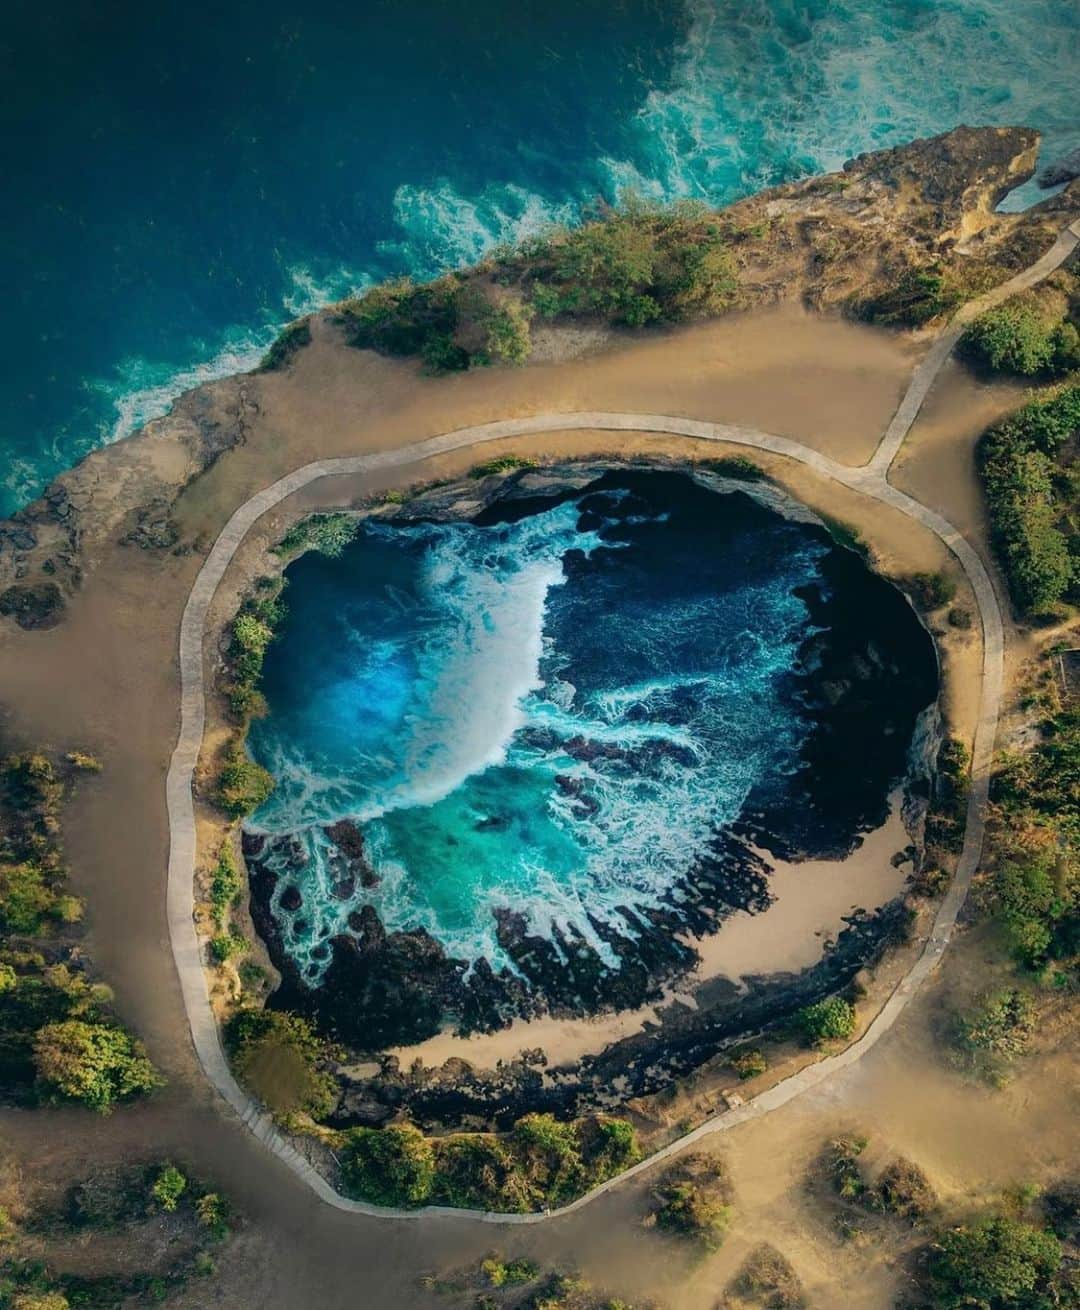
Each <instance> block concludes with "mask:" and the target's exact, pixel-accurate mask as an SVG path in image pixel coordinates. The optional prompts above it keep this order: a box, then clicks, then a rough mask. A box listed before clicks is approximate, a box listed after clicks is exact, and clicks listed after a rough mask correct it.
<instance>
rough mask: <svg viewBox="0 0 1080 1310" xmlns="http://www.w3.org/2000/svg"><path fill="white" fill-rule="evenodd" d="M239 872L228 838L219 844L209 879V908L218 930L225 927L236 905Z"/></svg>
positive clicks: (238, 892)
mask: <svg viewBox="0 0 1080 1310" xmlns="http://www.w3.org/2000/svg"><path fill="white" fill-rule="evenodd" d="M241 885H242V884H241V881H240V871H239V870H238V869H237V867H236V856H235V855H234V854H233V848H232V842H231V841H230V839H229V838H228V837H226V838H225V840H224V841H223V842H222V843H221V850H220V851H219V852H218V859H217V864H216V865H215V866H214V872H213V873H212V874H211V877H210V907H211V910H212V912H213V916H214V923H215V925H216V926H217V927H218V928H222V927H223V926H224V925H225V921H226V919H227V918H228V914H229V910H230V909H231V908H232V907H233V905H235V904H236V900H237V897H238V896H239V895H240V889H241Z"/></svg>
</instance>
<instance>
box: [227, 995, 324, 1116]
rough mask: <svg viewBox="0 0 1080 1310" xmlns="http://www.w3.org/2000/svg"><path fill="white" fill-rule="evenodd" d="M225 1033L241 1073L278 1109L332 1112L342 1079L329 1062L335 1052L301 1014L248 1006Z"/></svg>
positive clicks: (235, 1066) (277, 1111)
mask: <svg viewBox="0 0 1080 1310" xmlns="http://www.w3.org/2000/svg"><path fill="white" fill-rule="evenodd" d="M224 1037H225V1046H226V1049H227V1051H228V1052H229V1055H230V1058H231V1060H232V1066H233V1069H234V1071H235V1073H236V1076H237V1077H238V1078H239V1079H240V1081H241V1082H242V1083H243V1084H244V1085H245V1086H246V1087H247V1088H248V1089H249V1090H250V1091H252V1092H254V1093H255V1095H256V1096H257V1097H258V1098H259V1099H260V1100H261V1101H262V1102H263V1103H264V1104H265V1105H266V1106H268V1107H269V1109H270V1110H271V1111H273V1112H274V1113H275V1114H289V1113H293V1112H296V1111H302V1112H304V1113H307V1114H310V1115H312V1116H313V1117H314V1118H316V1119H319V1118H321V1117H323V1116H325V1115H327V1114H329V1112H330V1110H331V1109H332V1108H333V1106H334V1102H335V1100H336V1099H337V1084H336V1082H335V1081H334V1078H333V1075H332V1074H331V1073H330V1072H329V1071H328V1070H326V1069H325V1068H324V1065H325V1064H326V1063H327V1062H328V1061H329V1060H330V1059H331V1058H332V1057H333V1056H334V1055H335V1054H336V1051H335V1048H334V1047H333V1046H331V1045H330V1044H329V1043H327V1042H326V1041H324V1040H323V1039H322V1038H321V1037H320V1036H319V1035H318V1033H316V1032H315V1030H314V1029H313V1028H312V1026H311V1024H309V1023H308V1021H307V1020H306V1019H304V1018H303V1017H302V1016H301V1015H298V1014H289V1013H287V1012H286V1011H283V1010H260V1009H256V1008H255V1007H251V1006H249V1007H247V1008H245V1009H241V1010H237V1011H236V1012H235V1013H234V1014H232V1015H231V1016H230V1017H229V1019H228V1020H227V1021H226V1023H225V1028H224Z"/></svg>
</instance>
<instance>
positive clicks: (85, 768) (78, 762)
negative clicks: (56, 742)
mask: <svg viewBox="0 0 1080 1310" xmlns="http://www.w3.org/2000/svg"><path fill="white" fill-rule="evenodd" d="M64 759H65V760H66V761H67V762H68V764H70V765H71V767H72V768H73V769H78V770H79V771H80V772H82V773H100V772H101V770H102V768H103V767H104V766H103V765H102V763H101V761H100V760H99V759H98V757H97V756H96V755H90V754H88V753H87V752H86V751H68V753H67V754H66V755H65V756H64Z"/></svg>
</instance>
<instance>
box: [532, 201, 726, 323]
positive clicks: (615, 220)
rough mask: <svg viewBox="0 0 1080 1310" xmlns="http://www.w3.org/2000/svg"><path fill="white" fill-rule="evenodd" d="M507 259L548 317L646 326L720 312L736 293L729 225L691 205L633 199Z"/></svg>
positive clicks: (534, 300)
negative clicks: (589, 317)
mask: <svg viewBox="0 0 1080 1310" xmlns="http://www.w3.org/2000/svg"><path fill="white" fill-rule="evenodd" d="M508 263H509V265H510V267H511V268H512V269H513V270H514V271H516V272H517V273H518V274H519V276H521V277H522V278H523V280H525V281H526V283H527V285H528V286H529V287H530V291H531V295H532V301H533V304H534V306H535V307H536V309H537V311H538V312H539V313H541V314H543V315H545V316H546V317H555V316H558V315H564V314H571V315H574V314H577V315H595V316H599V317H602V318H606V319H608V320H610V321H611V322H614V323H621V324H624V325H626V326H629V327H641V326H643V325H645V324H647V323H651V322H655V321H660V320H667V321H678V320H682V319H688V318H692V317H698V316H702V315H708V314H717V313H722V312H724V311H725V310H727V309H729V308H731V306H732V305H733V304H734V303H735V301H736V298H737V293H738V278H737V276H736V271H735V262H734V259H733V257H732V255H731V251H730V249H729V247H728V243H727V238H726V236H725V233H724V230H723V227H722V225H721V223H720V222H719V221H718V219H717V218H716V216H715V215H714V214H712V213H710V212H709V211H708V210H707V209H706V208H704V207H703V206H700V205H695V204H693V203H683V204H680V205H675V206H671V207H666V208H665V207H661V206H656V205H651V204H648V203H643V202H641V201H637V200H630V201H629V202H628V203H627V204H626V205H625V206H624V207H623V208H622V209H619V210H615V211H612V212H611V213H610V214H608V215H606V216H605V217H604V218H603V219H602V220H599V221H596V222H591V223H585V224H583V225H582V226H581V227H578V228H575V229H573V230H571V231H563V232H557V233H554V234H553V235H551V236H549V237H545V238H539V239H537V240H535V241H533V242H531V243H529V244H528V245H527V246H526V247H525V248H524V249H523V250H522V251H521V252H520V253H519V254H518V255H517V256H515V257H512V258H511V259H510V260H509V261H508Z"/></svg>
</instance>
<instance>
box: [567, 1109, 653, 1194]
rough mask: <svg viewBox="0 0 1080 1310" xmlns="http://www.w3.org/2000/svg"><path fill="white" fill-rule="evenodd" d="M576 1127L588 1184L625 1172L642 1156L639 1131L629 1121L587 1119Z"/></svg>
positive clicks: (601, 1181)
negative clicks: (638, 1136)
mask: <svg viewBox="0 0 1080 1310" xmlns="http://www.w3.org/2000/svg"><path fill="white" fill-rule="evenodd" d="M575 1126H576V1129H577V1136H578V1141H579V1144H580V1146H579V1149H580V1151H581V1156H582V1163H583V1168H584V1174H585V1182H586V1185H587V1186H588V1187H595V1186H596V1185H597V1184H598V1183H603V1182H606V1181H607V1180H608V1179H609V1178H614V1177H616V1176H617V1175H618V1174H621V1173H624V1172H625V1171H626V1170H627V1169H629V1168H630V1167H631V1166H632V1165H635V1164H637V1162H638V1161H639V1160H640V1159H641V1147H640V1145H639V1143H638V1139H637V1133H636V1132H635V1131H634V1126H633V1124H631V1123H629V1122H627V1120H625V1119H607V1118H593V1119H584V1120H581V1121H580V1122H579V1123H578V1124H577V1125H575Z"/></svg>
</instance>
